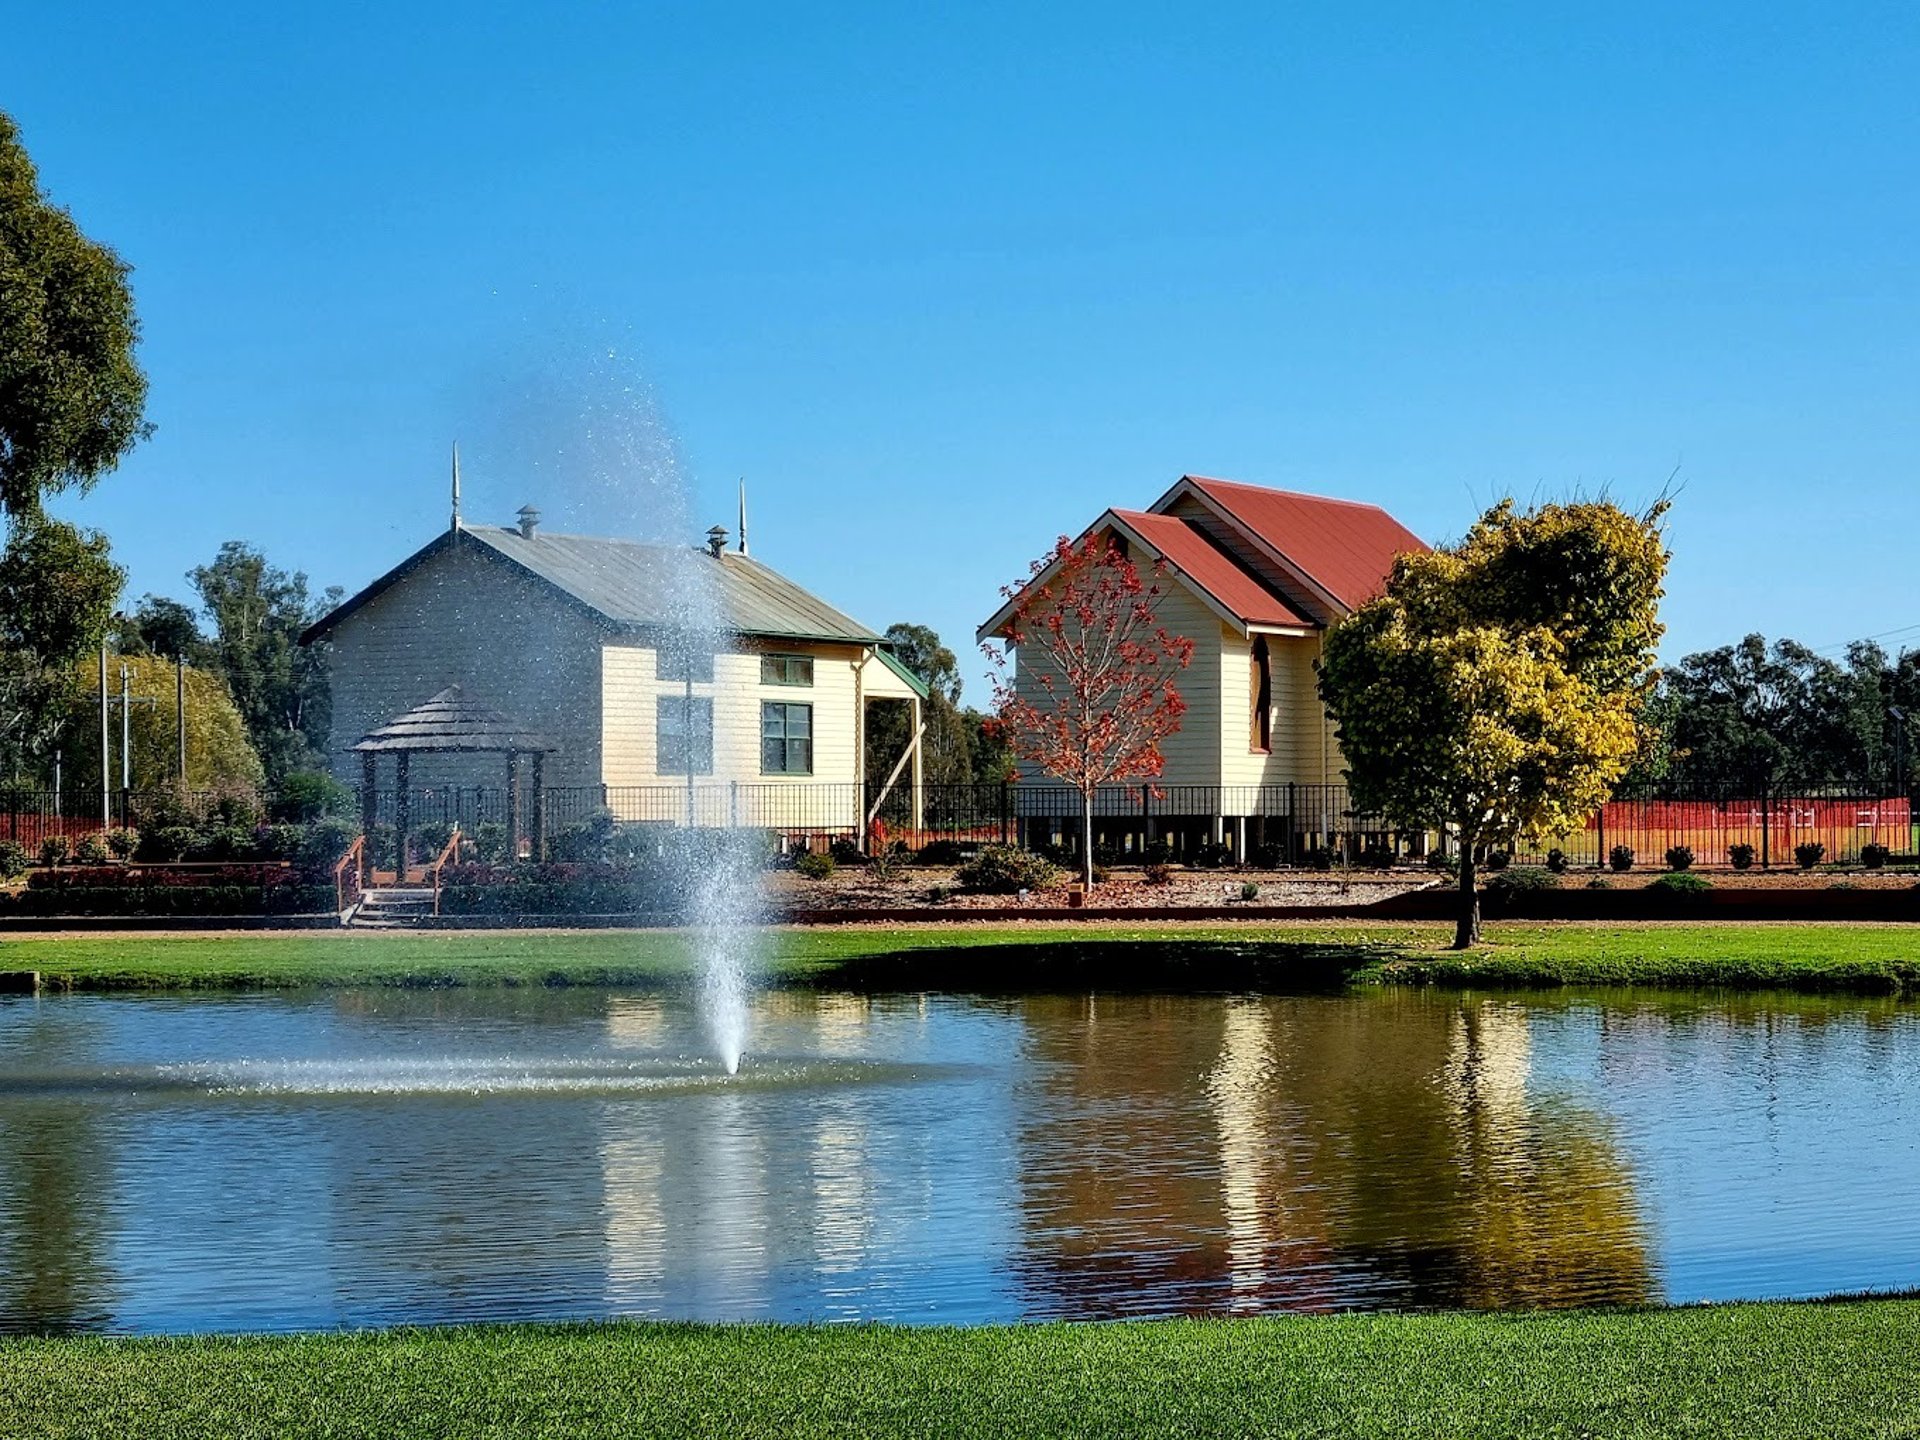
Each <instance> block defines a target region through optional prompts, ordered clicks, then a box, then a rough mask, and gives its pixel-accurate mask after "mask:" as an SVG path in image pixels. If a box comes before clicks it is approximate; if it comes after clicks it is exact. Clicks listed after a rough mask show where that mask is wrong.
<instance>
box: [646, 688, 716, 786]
mask: <svg viewBox="0 0 1920 1440" xmlns="http://www.w3.org/2000/svg"><path fill="white" fill-rule="evenodd" d="M655 720H656V723H657V725H658V727H659V728H658V729H657V730H656V731H655V734H656V735H658V737H659V744H660V758H659V762H658V763H657V764H656V765H655V766H654V769H655V770H656V771H657V772H658V773H659V774H662V775H711V774H712V773H713V701H712V700H711V699H710V698H708V697H707V696H705V695H696V696H694V697H693V698H692V699H691V700H689V699H688V698H687V697H686V696H685V695H662V696H661V697H660V699H659V703H658V706H657V708H656V711H655ZM689 721H691V722H692V724H691V725H689V724H688V722H689ZM689 731H691V734H689ZM689 757H691V760H692V765H691V768H689V765H688V760H689Z"/></svg>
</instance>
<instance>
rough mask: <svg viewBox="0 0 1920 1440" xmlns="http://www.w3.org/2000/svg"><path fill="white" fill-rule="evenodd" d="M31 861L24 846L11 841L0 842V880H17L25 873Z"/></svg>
mask: <svg viewBox="0 0 1920 1440" xmlns="http://www.w3.org/2000/svg"><path fill="white" fill-rule="evenodd" d="M31 859H32V857H31V856H29V855H28V854H27V847H26V846H24V845H21V844H18V843H17V842H15V841H12V840H0V880H18V879H19V878H20V877H21V876H22V875H24V874H26V873H27V865H28V863H29V862H30V861H31Z"/></svg>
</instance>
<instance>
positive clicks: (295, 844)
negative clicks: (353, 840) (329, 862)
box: [253, 825, 344, 860]
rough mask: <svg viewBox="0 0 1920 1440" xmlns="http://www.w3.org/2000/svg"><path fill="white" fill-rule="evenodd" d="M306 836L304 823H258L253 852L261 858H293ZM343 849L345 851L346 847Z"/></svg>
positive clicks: (335, 857)
mask: <svg viewBox="0 0 1920 1440" xmlns="http://www.w3.org/2000/svg"><path fill="white" fill-rule="evenodd" d="M306 838H307V827H306V826H304V825H257V826H255V827H254V831H253V853H254V856H255V858H257V859H260V860H291V859H293V858H294V857H295V856H297V855H298V854H299V853H300V846H301V843H302V842H303V841H304V840H305V839H306ZM342 849H343V851H344V847H342ZM333 858H334V859H336V860H338V859H339V858H340V857H339V856H338V855H336V856H334V857H333Z"/></svg>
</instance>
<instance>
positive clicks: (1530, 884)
mask: <svg viewBox="0 0 1920 1440" xmlns="http://www.w3.org/2000/svg"><path fill="white" fill-rule="evenodd" d="M1559 888H1560V877H1559V876H1558V875H1554V874H1552V873H1550V872H1549V871H1546V870H1536V869H1534V868H1533V867H1532V866H1530V865H1523V866H1520V867H1519V868H1518V869H1508V870H1502V871H1500V872H1499V873H1498V874H1496V875H1495V876H1494V877H1493V878H1492V879H1491V880H1489V881H1487V884H1486V889H1485V892H1484V893H1485V897H1486V902H1487V908H1488V909H1489V910H1492V911H1495V912H1511V911H1512V910H1513V909H1514V908H1515V906H1516V904H1517V903H1518V902H1520V901H1522V900H1524V899H1525V897H1527V896H1529V895H1538V894H1540V893H1542V892H1543V891H1547V890H1558V889H1559Z"/></svg>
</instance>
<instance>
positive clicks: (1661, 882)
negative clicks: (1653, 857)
mask: <svg viewBox="0 0 1920 1440" xmlns="http://www.w3.org/2000/svg"><path fill="white" fill-rule="evenodd" d="M1711 889H1713V882H1712V881H1711V880H1709V879H1707V877H1706V876H1704V875H1695V874H1693V873H1692V872H1691V871H1688V870H1675V871H1673V872H1672V873H1671V874H1667V875H1662V876H1661V877H1660V878H1659V879H1658V880H1656V881H1654V882H1653V883H1652V884H1651V885H1649V886H1647V893H1648V894H1649V895H1665V896H1675V897H1677V896H1683V895H1688V896H1690V895H1704V894H1706V893H1707V891H1709V890H1711Z"/></svg>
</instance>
